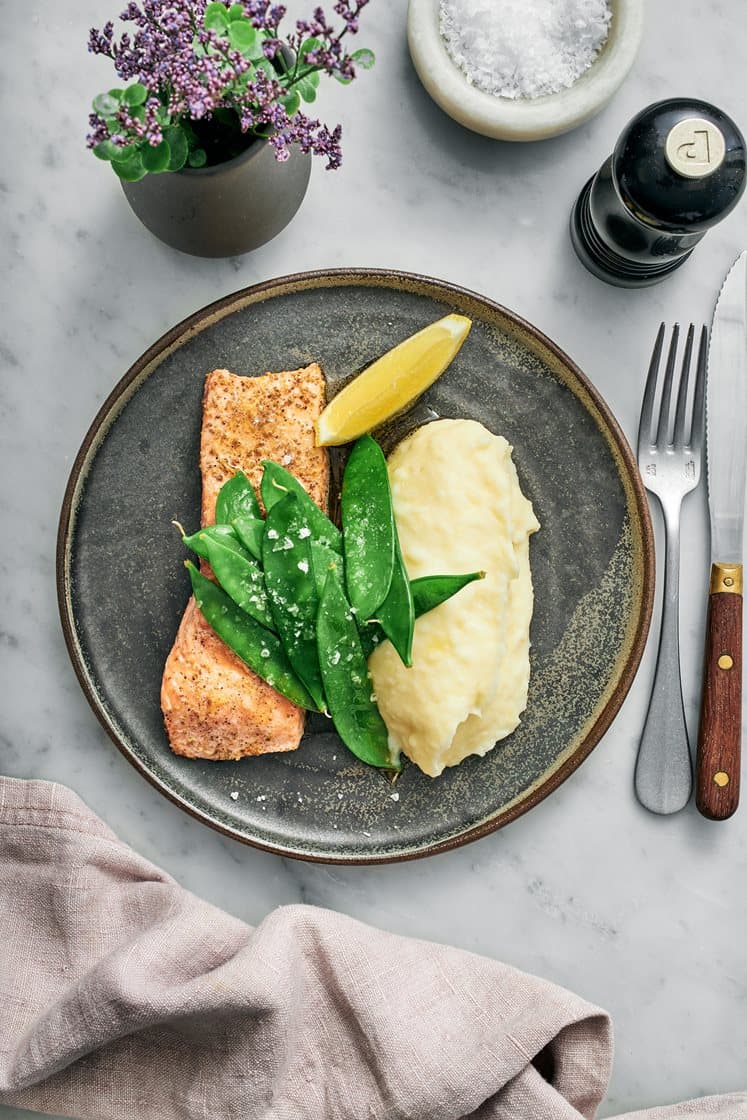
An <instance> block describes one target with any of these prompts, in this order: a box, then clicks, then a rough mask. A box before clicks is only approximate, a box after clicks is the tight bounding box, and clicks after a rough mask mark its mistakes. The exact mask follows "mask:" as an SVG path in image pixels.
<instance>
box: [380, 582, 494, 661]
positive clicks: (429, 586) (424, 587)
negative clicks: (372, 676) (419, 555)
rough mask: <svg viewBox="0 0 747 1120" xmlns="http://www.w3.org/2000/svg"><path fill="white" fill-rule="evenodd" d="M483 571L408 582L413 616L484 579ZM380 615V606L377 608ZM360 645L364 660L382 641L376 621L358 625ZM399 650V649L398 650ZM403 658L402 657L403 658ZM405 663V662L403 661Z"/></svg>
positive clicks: (418, 616) (381, 633) (383, 635)
mask: <svg viewBox="0 0 747 1120" xmlns="http://www.w3.org/2000/svg"><path fill="white" fill-rule="evenodd" d="M484 578H485V572H470V573H469V574H468V575H464V576H421V578H420V579H414V580H412V582H411V583H410V591H411V592H412V605H413V613H414V615H415V618H416V619H417V618H420V616H421V615H423V614H427V613H428V611H432V610H433V609H434V607H438V606H440V605H441V603H445V602H446V600H447V599H450V598H451V597H452V595H456V593H457V592H458V591H461V590H462V588H463V587H466V586H467V584H468V583H473V582H474V581H475V580H476V579H484ZM379 615H381V608H380V609H379ZM360 636H361V645H362V646H363V651H364V653H365V655H366V660H368V658H369V657H370V656H371V654H372V653H373V651H374V650H375V649H376V647H377V645H379V644H380V643H381V642H383V641H384V639H385V638H386V637H387V635H386V634H385V633H384V630H383V628H382V627H381V625H380V624H379V622H378V621H376V622H369V623H362V624H361V626H360ZM398 652H399V651H398ZM403 660H404V659H403ZM405 664H407V662H405Z"/></svg>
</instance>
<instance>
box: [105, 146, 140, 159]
mask: <svg viewBox="0 0 747 1120" xmlns="http://www.w3.org/2000/svg"><path fill="white" fill-rule="evenodd" d="M112 147H113V148H114V151H113V153H112V157H111V159H112V163H127V161H128V160H131V159H132V157H133V156H134V155H135V153H136V152H137V145H136V144H125V145H124V146H123V147H120V146H119V144H113V145H112Z"/></svg>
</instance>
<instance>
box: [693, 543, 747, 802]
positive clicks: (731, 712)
mask: <svg viewBox="0 0 747 1120" xmlns="http://www.w3.org/2000/svg"><path fill="white" fill-rule="evenodd" d="M741 749H742V565H741V564H714V565H713V567H712V568H711V594H710V596H709V599H708V619H707V622H706V640H705V661H704V665H703V702H702V706H701V710H700V730H699V732H698V755H697V761H696V766H695V802H696V804H697V806H698V809H699V811H700V812H701V813H702V814H703V816H704V817H710V819H711V820H714V821H723V820H726V819H727V817H730V816H731V815H732V813H734V812H735V811H736V808H737V805H738V804H739V770H740V756H741Z"/></svg>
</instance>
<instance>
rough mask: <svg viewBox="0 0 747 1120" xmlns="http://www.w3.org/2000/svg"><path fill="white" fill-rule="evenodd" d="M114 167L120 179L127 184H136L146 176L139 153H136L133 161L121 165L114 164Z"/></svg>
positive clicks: (123, 162)
mask: <svg viewBox="0 0 747 1120" xmlns="http://www.w3.org/2000/svg"><path fill="white" fill-rule="evenodd" d="M112 167H113V168H114V170H115V171H116V173H117V175H119V177H120V179H124V180H125V182H126V183H136V182H137V181H138V179H142V178H143V176H144V175H145V174H146V170H145V167H144V166H143V161H142V159H141V157H140V152H139V151H136V152H135V154H134V155H133V156H132V158H131V159H128V160H125V161H122V162H120V163H112Z"/></svg>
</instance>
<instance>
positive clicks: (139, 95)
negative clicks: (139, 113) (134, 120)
mask: <svg viewBox="0 0 747 1120" xmlns="http://www.w3.org/2000/svg"><path fill="white" fill-rule="evenodd" d="M147 100H148V91H147V89H146V88H145V86H144V85H143V84H142V82H133V83H132V85H131V86H128V87H127V89H126V90H125V91H124V97H123V101H124V103H125V105H130V106H132V107H133V108H134V107H135V106H136V105H144V104H145V102H146V101H147Z"/></svg>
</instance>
